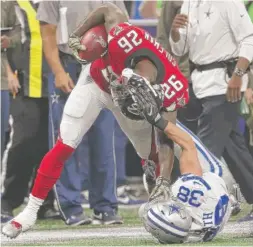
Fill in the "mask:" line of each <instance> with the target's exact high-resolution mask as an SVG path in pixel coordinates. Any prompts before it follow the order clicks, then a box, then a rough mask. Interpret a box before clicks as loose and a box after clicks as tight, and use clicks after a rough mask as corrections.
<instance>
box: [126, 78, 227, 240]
mask: <svg viewBox="0 0 253 247" xmlns="http://www.w3.org/2000/svg"><path fill="white" fill-rule="evenodd" d="M129 83H130V84H131V86H130V87H131V88H130V92H131V94H132V97H133V99H134V101H135V103H136V105H137V108H138V111H139V114H140V115H142V116H143V117H145V119H147V121H149V122H150V123H151V124H152V125H154V126H156V127H157V128H159V129H160V130H162V131H163V132H164V133H165V134H166V135H167V136H168V137H169V138H171V139H172V140H173V141H174V142H175V143H177V144H178V145H179V146H180V148H181V150H182V152H181V155H180V159H179V163H180V173H181V177H180V178H179V179H178V180H177V181H176V182H175V183H174V184H173V185H172V186H170V188H168V190H170V193H169V197H168V198H167V199H165V200H164V201H161V200H158V201H156V200H153V201H151V202H148V203H147V204H145V205H143V206H142V207H141V208H140V211H139V214H140V217H141V218H142V220H143V223H144V226H145V228H146V230H147V231H148V232H150V233H151V234H152V235H153V236H154V237H156V238H157V239H158V240H159V241H160V242H161V243H181V242H186V241H191V240H192V241H210V240H212V239H213V238H214V237H215V236H216V235H217V233H218V232H220V231H221V230H222V228H223V227H224V225H225V223H226V222H227V221H228V219H229V216H230V212H231V207H230V201H229V195H228V191H227V188H226V184H225V182H224V180H223V179H222V178H221V177H220V176H218V175H216V174H215V171H213V172H204V173H203V172H202V168H201V165H200V163H199V159H198V153H197V149H196V146H195V143H194V141H193V139H192V138H191V137H190V135H189V134H188V133H187V132H186V131H185V130H182V129H180V128H178V127H177V126H175V125H174V124H172V123H170V122H169V121H168V120H166V119H164V118H163V117H162V116H161V115H160V108H161V104H162V102H161V100H160V98H159V97H158V95H157V94H156V92H155V91H154V90H153V89H152V87H151V86H150V84H149V83H148V82H147V81H144V82H143V81H142V83H136V81H131V80H129ZM178 124H179V125H180V126H181V128H185V127H184V126H182V125H181V124H180V123H178ZM209 155H210V154H209ZM202 162H203V160H202ZM204 162H207V160H206V159H205V160H204ZM220 175H221V174H220ZM168 186H169V185H168Z"/></svg>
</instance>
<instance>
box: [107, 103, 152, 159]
mask: <svg viewBox="0 0 253 247" xmlns="http://www.w3.org/2000/svg"><path fill="white" fill-rule="evenodd" d="M112 112H113V114H114V116H115V118H116V120H117V122H118V124H119V126H120V128H121V129H122V131H123V132H124V133H125V135H126V136H127V137H128V139H129V140H130V141H131V143H132V144H133V146H134V148H135V149H136V152H137V154H138V155H139V156H140V157H141V158H142V159H148V158H149V155H150V153H151V145H152V126H151V125H150V124H149V123H148V122H147V121H145V120H140V121H134V120H131V119H129V118H126V117H125V116H124V115H123V114H122V113H121V112H120V110H119V109H118V108H117V107H114V108H113V109H112Z"/></svg>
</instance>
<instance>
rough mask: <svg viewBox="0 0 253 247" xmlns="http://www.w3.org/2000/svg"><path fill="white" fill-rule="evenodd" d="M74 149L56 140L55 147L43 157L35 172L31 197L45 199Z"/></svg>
mask: <svg viewBox="0 0 253 247" xmlns="http://www.w3.org/2000/svg"><path fill="white" fill-rule="evenodd" d="M73 152H74V149H73V148H72V147H70V146H68V145H65V144H64V143H62V141H60V140H58V141H57V142H56V144H55V146H54V147H53V148H52V149H51V150H50V151H49V152H48V153H47V154H46V155H45V156H44V158H43V160H42V161H41V163H40V167H39V169H38V171H37V176H36V179H35V182H34V185H33V189H32V193H31V194H32V195H33V196H35V197H37V198H40V199H43V200H44V199H45V198H46V197H47V194H48V192H49V191H50V190H51V189H52V188H53V186H54V184H55V183H56V181H57V180H58V179H59V177H60V175H61V171H62V168H63V165H64V163H65V161H67V159H68V158H69V157H70V156H71V154H72V153H73Z"/></svg>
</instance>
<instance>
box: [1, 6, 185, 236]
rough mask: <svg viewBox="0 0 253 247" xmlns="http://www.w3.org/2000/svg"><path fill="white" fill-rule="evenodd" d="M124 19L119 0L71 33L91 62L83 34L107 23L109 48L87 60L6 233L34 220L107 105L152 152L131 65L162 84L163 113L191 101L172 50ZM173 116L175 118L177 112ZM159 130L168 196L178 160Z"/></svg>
mask: <svg viewBox="0 0 253 247" xmlns="http://www.w3.org/2000/svg"><path fill="white" fill-rule="evenodd" d="M125 21H127V16H126V15H125V14H124V13H122V12H121V10H120V9H118V8H117V7H116V6H115V5H113V4H109V3H108V4H105V5H103V6H101V7H100V8H98V9H97V10H95V11H93V12H92V13H91V14H90V15H89V16H88V17H87V19H86V20H85V22H84V24H83V25H81V27H80V28H78V29H77V31H76V32H75V35H72V37H71V38H70V46H71V47H72V48H73V49H74V54H76V56H77V59H78V60H79V61H80V62H82V63H87V61H84V60H81V59H80V58H78V50H79V48H83V47H82V46H81V44H80V38H79V37H81V36H82V35H83V34H84V33H85V32H86V31H88V30H89V29H90V28H92V27H94V26H96V25H99V24H101V23H104V24H105V27H106V30H107V32H108V53H107V54H106V56H104V57H103V58H101V59H98V60H96V61H94V62H92V63H91V64H88V65H87V66H85V68H84V69H83V71H82V72H81V75H80V78H79V80H78V82H77V85H76V86H75V88H74V89H73V91H72V92H71V94H70V96H69V98H68V101H67V102H66V105H65V108H64V112H63V116H62V121H61V125H60V137H59V139H58V140H57V142H56V144H55V146H54V147H53V149H51V150H50V151H49V152H48V153H47V154H46V155H45V156H44V158H43V160H42V162H41V164H40V167H39V169H38V172H37V177H36V179H35V183H34V186H33V188H32V191H31V194H30V198H29V202H28V204H27V206H26V208H25V209H24V210H23V211H22V212H21V213H20V214H19V215H18V216H17V217H15V218H14V219H13V220H12V221H10V222H9V223H7V224H6V225H5V226H4V227H3V229H2V232H3V234H5V235H6V236H9V237H12V238H13V237H16V236H18V234H19V233H21V232H22V231H27V230H29V229H30V228H31V227H32V226H33V225H34V224H35V222H36V218H37V212H38V210H39V207H40V206H41V205H42V203H43V201H44V199H45V198H46V196H47V194H48V192H49V191H50V189H51V188H52V187H53V185H54V184H55V183H56V181H57V179H58V178H59V177H60V174H61V171H62V169H63V165H64V162H65V161H66V160H67V159H68V158H69V157H70V156H71V154H72V153H73V152H74V150H75V148H76V147H77V146H78V144H79V143H80V141H81V140H82V137H83V135H84V134H85V133H86V132H87V131H88V130H89V128H90V127H91V125H92V124H93V123H94V121H95V120H96V118H97V116H98V115H99V113H100V111H101V109H103V108H107V109H109V110H111V111H112V113H113V114H114V116H115V118H116V119H117V121H118V123H119V125H120V127H121V128H122V130H123V131H124V132H125V134H126V135H127V136H128V138H129V140H130V141H131V142H132V143H133V146H134V147H135V149H136V151H137V153H138V154H139V155H140V157H141V158H143V159H148V158H149V155H150V153H151V144H152V133H153V127H152V125H151V124H150V123H148V122H147V121H146V120H144V119H143V118H140V116H139V115H138V114H137V113H136V107H135V104H134V102H133V101H132V98H131V95H130V92H129V91H128V87H127V76H125V77H124V78H125V79H124V80H123V79H122V78H121V74H122V71H123V70H124V69H125V68H126V67H131V68H133V69H134V71H135V72H136V73H137V74H139V75H140V76H139V77H138V78H136V79H137V80H139V79H140V78H141V79H144V77H145V78H146V79H148V80H149V81H150V82H151V83H152V84H162V85H163V88H164V99H162V102H163V108H162V109H161V111H162V113H161V114H162V115H164V116H165V117H167V116H168V115H169V113H168V112H167V111H168V110H169V109H171V108H173V110H175V109H177V108H179V107H182V106H183V105H184V104H185V103H186V102H187V101H188V90H187V89H188V83H187V80H186V78H185V77H184V76H183V75H182V74H181V72H180V71H179V68H178V66H177V65H176V62H175V60H174V59H173V58H172V56H171V55H170V54H169V53H167V52H166V51H165V50H164V49H163V48H162V47H161V46H160V44H159V43H157V42H156V40H155V39H154V38H152V37H151V36H150V35H149V34H147V33H146V32H145V31H144V30H142V29H140V28H137V27H135V26H131V25H130V24H129V23H126V22H125ZM122 22H124V23H122ZM99 38H103V37H99ZM105 39H106V37H105ZM104 42H106V41H105V40H104ZM108 72H109V74H107V73H108ZM153 90H157V93H158V94H159V95H163V93H161V92H162V91H163V90H162V88H161V87H159V86H158V85H156V87H155V86H154V89H153ZM122 112H123V113H124V114H122ZM167 118H168V119H169V117H167ZM137 120H138V121H137ZM170 120H171V121H172V122H175V117H174V118H171V119H170ZM158 135H159V139H160V145H159V152H158V154H159V161H160V164H161V178H162V179H160V180H159V181H160V183H159V184H158V185H157V188H156V190H155V193H153V194H152V195H151V198H157V197H158V196H159V197H164V196H166V193H167V190H166V188H167V186H166V185H167V183H166V181H167V179H169V177H170V173H171V167H172V165H171V164H172V163H173V143H172V141H170V140H169V139H168V138H165V137H166V136H165V135H164V134H163V132H161V131H160V133H159V134H158Z"/></svg>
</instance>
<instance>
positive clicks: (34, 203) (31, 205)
mask: <svg viewBox="0 0 253 247" xmlns="http://www.w3.org/2000/svg"><path fill="white" fill-rule="evenodd" d="M43 202H44V200H42V199H39V198H37V197H34V196H33V195H32V194H30V196H29V201H28V204H27V206H26V207H25V210H24V211H26V210H27V211H30V212H33V213H34V212H36V214H37V212H38V211H39V209H40V206H41V205H42V204H43Z"/></svg>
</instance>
